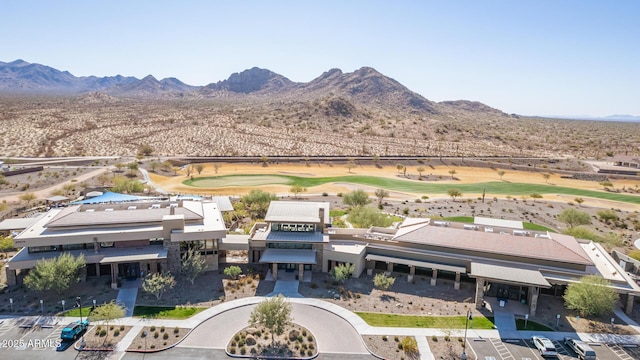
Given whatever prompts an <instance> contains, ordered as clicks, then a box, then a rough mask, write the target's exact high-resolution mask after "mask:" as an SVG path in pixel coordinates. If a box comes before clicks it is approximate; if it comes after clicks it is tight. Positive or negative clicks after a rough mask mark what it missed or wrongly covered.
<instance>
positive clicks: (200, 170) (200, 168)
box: [196, 164, 204, 175]
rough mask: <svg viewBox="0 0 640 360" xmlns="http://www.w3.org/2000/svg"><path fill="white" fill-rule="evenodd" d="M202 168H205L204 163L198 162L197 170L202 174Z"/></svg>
mask: <svg viewBox="0 0 640 360" xmlns="http://www.w3.org/2000/svg"><path fill="white" fill-rule="evenodd" d="M202 170H204V165H202V164H196V171H197V172H198V175H200V174H202Z"/></svg>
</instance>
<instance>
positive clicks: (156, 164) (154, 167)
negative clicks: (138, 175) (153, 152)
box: [149, 160, 160, 172]
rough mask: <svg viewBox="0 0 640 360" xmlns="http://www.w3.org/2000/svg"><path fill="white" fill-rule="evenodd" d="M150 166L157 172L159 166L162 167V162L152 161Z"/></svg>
mask: <svg viewBox="0 0 640 360" xmlns="http://www.w3.org/2000/svg"><path fill="white" fill-rule="evenodd" d="M149 166H150V167H151V171H152V172H156V170H158V168H159V167H160V163H159V162H157V161H155V160H154V161H152V162H151V164H149Z"/></svg>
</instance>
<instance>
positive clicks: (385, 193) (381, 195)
mask: <svg viewBox="0 0 640 360" xmlns="http://www.w3.org/2000/svg"><path fill="white" fill-rule="evenodd" d="M375 194H376V197H377V198H378V206H381V205H382V200H384V198H386V197H388V196H389V192H388V191H387V190H385V189H377V190H376V192H375Z"/></svg>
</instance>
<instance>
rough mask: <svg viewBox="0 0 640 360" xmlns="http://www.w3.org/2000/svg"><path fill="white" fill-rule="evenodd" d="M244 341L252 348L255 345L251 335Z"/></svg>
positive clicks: (254, 339)
mask: <svg viewBox="0 0 640 360" xmlns="http://www.w3.org/2000/svg"><path fill="white" fill-rule="evenodd" d="M244 341H245V343H246V344H247V345H249V346H253V345H255V344H256V338H254V337H253V335H247V337H246V338H245V339H244Z"/></svg>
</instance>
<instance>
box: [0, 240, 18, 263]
mask: <svg viewBox="0 0 640 360" xmlns="http://www.w3.org/2000/svg"><path fill="white" fill-rule="evenodd" d="M14 248H15V245H14V244H13V238H11V237H8V236H1V235H0V251H2V252H3V253H4V257H5V258H7V251H9V250H13V249H14Z"/></svg>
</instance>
